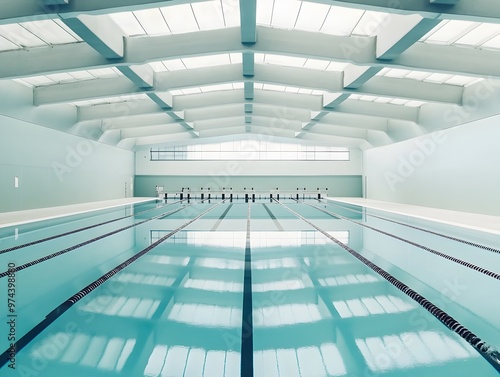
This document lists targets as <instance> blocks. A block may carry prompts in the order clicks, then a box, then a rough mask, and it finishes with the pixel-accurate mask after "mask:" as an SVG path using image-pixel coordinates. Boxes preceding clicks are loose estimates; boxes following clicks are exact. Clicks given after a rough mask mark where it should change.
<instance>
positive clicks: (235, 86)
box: [233, 82, 245, 89]
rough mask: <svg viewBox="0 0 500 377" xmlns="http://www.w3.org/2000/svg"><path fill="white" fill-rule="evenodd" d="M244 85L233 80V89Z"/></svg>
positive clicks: (241, 87)
mask: <svg viewBox="0 0 500 377" xmlns="http://www.w3.org/2000/svg"><path fill="white" fill-rule="evenodd" d="M244 87H245V84H244V83H242V82H235V83H233V88H234V89H243V88H244Z"/></svg>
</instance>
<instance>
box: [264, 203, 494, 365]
mask: <svg viewBox="0 0 500 377" xmlns="http://www.w3.org/2000/svg"><path fill="white" fill-rule="evenodd" d="M273 200H275V199H273ZM275 201H276V202H277V203H279V204H281V205H282V206H283V207H284V208H285V209H287V210H288V211H289V212H290V213H292V214H294V215H295V216H297V217H298V218H299V219H301V220H303V221H305V222H306V223H307V224H309V225H311V226H312V227H313V228H315V229H316V230H317V231H319V232H320V233H322V234H323V235H324V236H326V237H327V238H329V239H330V240H331V241H333V242H334V243H336V244H337V245H338V246H340V247H341V248H343V249H344V250H345V251H347V252H348V253H349V254H351V255H352V256H353V257H355V258H356V259H358V260H359V261H360V262H362V263H363V264H364V265H366V266H368V267H370V268H371V269H372V270H373V271H375V272H376V273H378V274H379V275H380V276H382V277H383V278H384V279H385V280H387V281H388V282H389V283H391V284H392V285H393V286H395V287H396V288H397V289H399V290H400V291H401V292H403V293H404V294H406V295H407V296H408V297H410V298H412V299H413V300H414V301H416V302H417V303H418V304H419V305H420V306H422V307H423V308H424V309H425V310H427V311H428V312H429V313H431V314H432V315H433V316H434V317H435V318H437V319H438V320H439V321H440V322H441V323H442V324H443V325H445V326H446V327H447V328H449V329H450V330H452V331H453V332H455V333H456V334H458V335H460V337H462V338H463V339H464V340H465V341H467V343H469V344H470V345H471V346H472V347H473V348H474V349H475V350H476V351H478V352H479V354H481V356H483V358H484V359H485V360H487V361H488V362H489V363H490V364H491V365H492V366H493V367H494V368H495V369H496V370H497V371H498V372H500V352H499V351H498V350H496V349H495V347H493V346H491V345H489V344H488V343H486V342H484V341H483V340H482V339H481V338H479V337H478V336H477V335H476V334H474V333H473V332H472V331H470V330H469V329H468V328H466V327H465V326H463V325H462V324H461V323H460V322H458V321H457V320H456V319H454V318H453V317H452V316H450V315H449V314H448V313H446V312H445V311H443V310H442V309H440V308H439V307H437V306H436V305H434V304H433V303H432V302H430V301H428V300H427V299H426V298H425V297H423V296H421V295H420V294H419V293H418V292H416V291H414V290H413V289H411V288H410V287H409V286H407V285H406V284H404V283H403V282H402V281H400V280H398V279H396V278H395V277H394V276H392V275H391V274H389V273H388V272H387V271H385V270H384V269H382V268H380V267H379V266H377V265H376V264H375V263H373V262H371V261H370V260H368V259H366V258H365V257H363V256H362V255H361V254H359V253H358V252H357V251H355V250H354V249H352V248H350V247H349V246H347V245H346V244H344V243H342V242H341V241H339V240H338V239H337V238H335V237H333V236H332V235H330V234H329V233H328V232H327V231H325V230H323V229H321V228H320V227H318V226H317V225H315V224H314V223H312V222H311V221H309V220H307V219H306V218H304V217H302V216H301V215H299V214H298V213H297V212H295V211H293V210H292V209H290V208H288V207H287V206H286V205H284V204H283V203H281V202H279V201H277V200H275Z"/></svg>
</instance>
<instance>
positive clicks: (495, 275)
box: [304, 203, 500, 280]
mask: <svg viewBox="0 0 500 377" xmlns="http://www.w3.org/2000/svg"><path fill="white" fill-rule="evenodd" d="M304 204H305V205H307V206H309V207H312V208H316V209H317V210H319V211H321V212H324V213H326V214H327V215H330V216H332V217H336V218H338V219H343V220H346V221H349V222H351V223H353V224H357V225H361V226H362V227H365V228H367V229H371V230H373V231H375V232H378V233H380V234H383V235H385V236H388V237H391V238H394V239H397V240H399V241H402V242H405V243H407V244H410V245H412V246H415V247H418V248H419V249H422V250H425V251H427V252H429V253H431V254H434V255H437V256H438V257H441V258H444V259H447V260H449V261H451V262H454V263H457V264H459V265H461V266H464V267H467V268H470V269H471V270H474V271H477V272H480V273H482V274H484V275H487V276H489V277H492V278H493V279H497V280H500V274H498V273H496V272H493V271H490V270H487V269H486V268H483V267H479V266H476V265H475V264H472V263H469V262H466V261H464V260H462V259H458V258H455V257H452V256H451V255H448V254H445V253H441V252H440V251H437V250H434V249H431V248H430V247H427V246H423V245H420V244H418V243H416V242H413V241H410V240H407V239H405V238H402V237H399V236H396V235H394V234H392V233H388V232H385V231H383V230H380V229H378V228H374V227H372V226H370V225H366V224H363V223H360V222H358V221H354V220H351V219H349V218H347V217H344V216H342V215H339V214H337V213H334V212H330V211H327V210H325V209H323V208H320V207H318V206H313V205H312V204H308V203H304Z"/></svg>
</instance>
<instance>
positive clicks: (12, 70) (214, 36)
mask: <svg viewBox="0 0 500 377" xmlns="http://www.w3.org/2000/svg"><path fill="white" fill-rule="evenodd" d="M257 29H258V34H259V40H258V41H257V43H255V44H254V45H252V46H243V45H242V44H241V42H240V35H239V28H227V29H222V30H210V31H205V32H198V33H187V34H178V35H167V36H154V37H153V36H149V37H134V38H125V45H126V46H127V47H126V49H125V57H124V58H123V59H120V60H116V61H110V60H108V59H105V58H104V57H102V56H101V55H100V54H99V53H98V52H97V51H95V50H94V49H93V48H91V47H90V46H88V45H87V44H85V43H72V44H67V45H54V46H48V47H40V48H36V49H30V50H29V51H28V50H14V51H5V52H2V53H0V66H1V67H2V70H1V71H0V78H20V77H25V76H33V75H40V74H48V73H55V72H66V71H73V70H83V69H91V68H102V67H114V66H121V65H135V64H143V63H144V62H146V61H158V60H168V59H174V58H182V57H187V56H198V55H213V54H218V53H230V52H254V53H256V52H260V53H272V54H284V55H291V56H301V57H307V58H316V59H324V60H330V61H340V62H350V63H356V64H359V65H370V66H374V67H386V66H387V67H394V68H405V69H415V70H423V71H430V72H446V73H451V74H464V75H473V76H490V77H500V65H499V64H497V62H498V61H499V60H500V51H493V50H478V49H473V48H461V47H456V46H441V45H439V46H435V45H432V44H428V43H416V44H414V45H413V46H412V47H410V48H408V49H407V50H406V51H405V52H403V53H402V54H401V55H400V56H399V57H397V58H395V59H393V60H391V61H383V60H378V59H377V58H376V55H375V50H376V38H373V37H338V36H331V35H326V34H321V33H313V32H306V31H297V30H281V29H275V28H270V27H264V26H258V27H257ZM195 34H196V36H197V37H196V38H195V37H194V36H195ZM165 46H169V48H168V49H166V48H165ZM325 46H328V48H325ZM359 46H362V47H359ZM33 61H36V62H37V64H32V62H33ZM471 62H473V64H472V63H471Z"/></svg>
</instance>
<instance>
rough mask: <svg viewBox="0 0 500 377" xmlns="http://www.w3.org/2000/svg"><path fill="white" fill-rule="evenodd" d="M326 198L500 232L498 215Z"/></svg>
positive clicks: (366, 200)
mask: <svg viewBox="0 0 500 377" xmlns="http://www.w3.org/2000/svg"><path fill="white" fill-rule="evenodd" d="M327 199H332V200H337V201H339V202H344V203H350V204H355V205H361V206H364V207H367V208H374V209H379V210H383V211H387V212H392V213H397V214H401V215H407V216H412V217H417V218H421V219H425V220H432V221H437V222H441V223H445V224H450V225H455V226H461V227H465V228H469V229H474V230H479V231H482V232H489V233H496V234H500V216H490V215H481V214H477V213H470V212H459V211H450V210H445V209H439V208H431V207H421V206H414V205H409V204H401V203H393V202H384V201H380V200H373V199H364V198H337V197H331V198H327Z"/></svg>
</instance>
